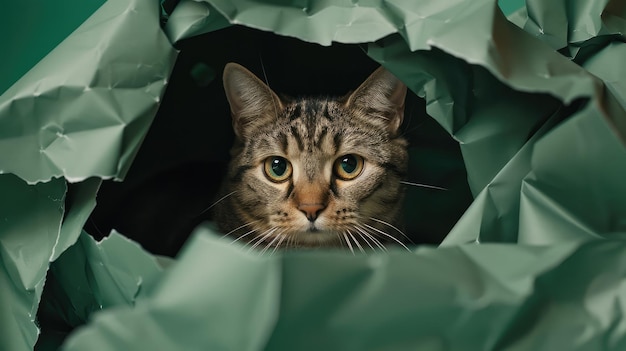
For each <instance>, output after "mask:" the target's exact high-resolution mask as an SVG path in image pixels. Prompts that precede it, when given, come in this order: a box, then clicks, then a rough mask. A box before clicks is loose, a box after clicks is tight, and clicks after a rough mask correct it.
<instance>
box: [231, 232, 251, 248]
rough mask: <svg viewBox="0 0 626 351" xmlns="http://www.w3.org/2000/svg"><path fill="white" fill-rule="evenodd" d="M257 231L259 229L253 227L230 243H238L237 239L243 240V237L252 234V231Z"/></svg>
mask: <svg viewBox="0 0 626 351" xmlns="http://www.w3.org/2000/svg"><path fill="white" fill-rule="evenodd" d="M256 231H257V230H256V229H252V230H251V231H249V232H247V233H245V234H244V235H241V236H238V237H237V238H236V239H235V240H233V241H231V243H230V244H231V245H232V244H234V243H236V242H237V241H239V240H241V239H243V238H245V237H247V236H248V235H250V234H252V233H255V232H256ZM246 245H247V244H246ZM244 246H245V245H244Z"/></svg>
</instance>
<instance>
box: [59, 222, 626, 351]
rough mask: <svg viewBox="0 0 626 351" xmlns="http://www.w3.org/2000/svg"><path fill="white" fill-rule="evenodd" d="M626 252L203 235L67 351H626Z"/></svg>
mask: <svg viewBox="0 0 626 351" xmlns="http://www.w3.org/2000/svg"><path fill="white" fill-rule="evenodd" d="M625 254H626V242H623V241H592V242H588V243H586V244H582V245H578V244H577V243H576V242H569V243H564V244H562V245H554V246H521V245H520V246H513V245H464V246H456V247H448V248H440V249H435V248H421V249H418V250H417V251H416V252H415V254H407V253H406V252H403V251H399V250H393V251H391V252H389V253H382V252H381V253H376V254H371V255H358V256H356V257H352V256H349V255H345V253H343V252H341V251H336V252H308V253H286V254H278V255H273V256H269V255H259V254H258V253H256V252H249V251H246V250H244V249H242V248H240V247H238V245H232V244H230V243H228V242H227V241H225V240H220V239H219V238H216V237H215V236H213V235H211V233H210V231H209V230H207V229H200V230H199V231H198V232H197V233H196V235H195V237H194V238H193V240H192V241H191V243H190V244H189V246H188V247H187V250H186V251H185V252H184V253H183V254H182V255H181V256H180V257H179V261H178V262H176V263H175V265H174V266H172V268H171V269H170V270H169V271H167V272H166V273H165V276H164V278H163V279H162V280H161V281H160V283H159V284H158V285H157V286H154V289H152V290H150V291H149V292H148V293H147V294H146V295H144V296H145V298H143V299H141V300H139V301H138V302H137V304H136V305H135V306H134V307H127V306H124V307H120V308H115V309H111V310H105V311H103V312H101V313H98V314H96V315H95V316H94V318H93V320H92V321H91V322H90V324H89V325H88V326H87V327H85V328H81V329H78V330H77V331H76V332H75V333H73V334H72V335H71V336H70V338H69V339H68V340H67V342H66V343H65V344H64V347H63V349H64V350H67V351H74V350H76V351H77V350H103V351H104V350H206V349H209V350H287V349H289V350H323V349H330V350H380V349H390V350H411V349H419V350H422V349H424V350H496V349H497V350H501V349H507V350H555V349H559V350H561V349H563V350H604V349H605V350H618V349H620V348H621V347H624V346H625V345H626V339H625V337H624V335H623V333H621V332H619V331H618V330H619V329H618V327H617V326H618V325H619V323H621V318H622V316H623V314H624V313H625V312H626V311H625V310H624V304H623V302H624V301H623V292H622V291H621V289H619V288H618V289H615V288H614V287H613V286H612V285H611V284H612V283H613V282H614V281H615V280H616V279H623V276H624V274H625V273H626V271H625V268H624V267H626V266H625V265H624V263H625V262H624V260H625V259H626V258H625V257H626V255H625ZM589 260H592V261H593V263H594V264H593V265H588V264H585V262H588V261H589ZM495 262H499V264H494V263H495ZM592 296H593V297H592ZM600 296H602V297H601V298H600ZM143 336H149V337H143Z"/></svg>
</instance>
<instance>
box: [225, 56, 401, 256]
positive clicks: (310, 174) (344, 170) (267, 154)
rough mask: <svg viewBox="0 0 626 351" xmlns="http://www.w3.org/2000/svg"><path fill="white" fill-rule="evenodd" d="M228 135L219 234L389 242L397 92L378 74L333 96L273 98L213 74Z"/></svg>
mask: <svg viewBox="0 0 626 351" xmlns="http://www.w3.org/2000/svg"><path fill="white" fill-rule="evenodd" d="M223 82H224V89H225V92H226V96H227V99H228V102H229V104H230V108H231V114H232V122H233V129H234V131H235V135H236V141H235V145H234V147H233V149H232V155H231V156H232V159H231V163H230V165H229V172H228V175H227V179H226V181H225V185H224V189H223V196H226V197H225V198H224V199H223V201H220V202H219V203H218V204H217V205H216V207H217V211H216V221H217V223H218V225H219V227H220V229H221V230H222V231H224V232H225V233H228V234H229V235H231V236H233V237H234V238H236V239H235V240H241V241H243V242H247V243H249V244H250V245H252V246H254V247H257V246H261V247H265V248H270V247H321V246H346V247H350V248H351V249H352V248H353V247H354V248H356V247H359V248H360V247H363V248H370V247H371V248H380V247H381V246H383V245H384V243H385V242H399V241H400V240H401V239H402V238H401V237H402V235H403V234H401V232H400V230H399V229H398V220H399V218H398V217H399V209H400V206H401V202H402V197H403V194H402V186H401V184H400V180H401V179H402V178H403V176H404V174H405V172H406V164H407V158H408V157H407V151H406V145H407V143H406V141H405V140H404V139H403V138H402V137H401V136H400V133H399V128H400V125H401V124H402V120H403V116H404V99H405V96H406V86H405V85H404V84H403V83H402V82H401V81H400V80H399V79H397V78H396V77H395V76H393V75H392V74H391V73H389V72H388V71H387V70H385V69H384V68H382V67H381V68H379V69H377V70H376V71H375V72H374V73H372V74H371V76H370V77H369V78H368V79H367V80H365V82H363V83H362V84H361V86H359V87H358V88H357V89H356V90H355V91H354V92H353V93H351V94H348V95H347V96H344V97H340V98H299V99H285V98H282V99H281V98H279V97H278V95H276V94H275V93H274V92H273V91H272V90H271V89H270V88H269V87H268V86H267V85H266V84H264V83H263V82H262V81H261V80H260V79H258V78H257V77H256V76H255V75H254V74H252V73H251V72H249V71H248V70H247V69H245V68H244V67H242V66H240V65H238V64H234V63H229V64H228V65H227V66H226V68H225V70H224V76H223Z"/></svg>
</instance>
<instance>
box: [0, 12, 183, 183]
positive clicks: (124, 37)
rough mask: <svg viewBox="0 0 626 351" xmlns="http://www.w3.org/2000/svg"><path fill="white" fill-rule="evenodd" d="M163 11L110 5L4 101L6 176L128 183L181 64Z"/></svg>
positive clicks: (1, 124)
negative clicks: (161, 16) (173, 72)
mask: <svg viewBox="0 0 626 351" xmlns="http://www.w3.org/2000/svg"><path fill="white" fill-rule="evenodd" d="M158 10H159V9H158V7H157V6H155V5H154V3H153V2H152V1H149V0H133V1H130V2H129V1H120V0H110V1H107V2H106V3H105V4H104V5H103V6H102V7H100V8H99V9H98V10H97V11H96V12H95V13H94V15H92V16H91V17H90V18H89V19H88V20H87V21H86V22H85V23H83V24H82V25H81V26H80V27H79V28H78V29H77V30H76V31H74V32H73V33H72V34H71V35H70V36H69V37H68V38H66V39H65V40H64V41H63V42H62V43H60V44H59V45H58V46H57V47H56V48H55V49H54V50H52V52H50V53H49V54H48V55H47V56H46V57H45V58H44V59H42V60H41V61H40V62H39V63H38V64H37V65H35V66H34V67H33V68H32V69H31V70H30V71H29V72H28V73H27V74H26V75H24V76H23V77H22V78H21V79H20V80H19V81H17V82H16V83H15V84H13V85H12V86H11V87H10V88H9V89H8V90H6V91H5V92H4V93H3V94H2V95H1V96H0V150H3V151H1V152H0V172H1V173H13V174H16V175H18V176H19V177H21V178H22V179H24V180H26V181H27V182H29V183H35V182H39V181H48V180H50V179H51V178H52V177H60V176H64V177H66V178H67V179H68V180H70V181H72V182H76V181H81V180H84V179H86V178H88V177H91V176H98V177H101V178H117V179H122V178H123V177H124V175H125V174H126V172H127V171H128V168H129V167H130V164H131V162H132V160H133V157H134V155H135V154H136V152H137V150H138V148H139V145H140V144H141V141H142V140H143V138H144V136H145V134H146V132H147V130H148V127H149V126H150V123H151V122H152V119H153V117H154V115H155V113H156V111H157V108H158V106H159V101H160V99H161V96H162V94H163V91H164V89H165V86H166V85H167V78H168V76H169V74H170V73H171V70H172V67H173V64H174V60H175V58H176V51H175V50H174V49H173V48H172V46H171V44H170V42H169V41H168V39H167V37H166V36H165V35H164V33H163V32H162V30H161V28H160V27H159V11H158ZM59 20H61V19H59ZM9 150H10V151H9Z"/></svg>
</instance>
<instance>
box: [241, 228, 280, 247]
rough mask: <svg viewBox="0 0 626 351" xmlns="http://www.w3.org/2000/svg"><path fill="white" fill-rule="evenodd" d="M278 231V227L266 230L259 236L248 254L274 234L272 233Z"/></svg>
mask: <svg viewBox="0 0 626 351" xmlns="http://www.w3.org/2000/svg"><path fill="white" fill-rule="evenodd" d="M277 229H278V227H273V228H270V229H268V230H266V231H265V232H264V234H262V235H259V238H258V240H257V241H256V243H254V245H252V246H251V247H250V248H249V249H248V252H250V251H252V250H254V249H255V248H256V247H257V246H259V245H260V244H261V243H262V242H264V241H265V240H266V239H267V238H269V237H270V236H272V234H274V232H275V231H276V230H277Z"/></svg>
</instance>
